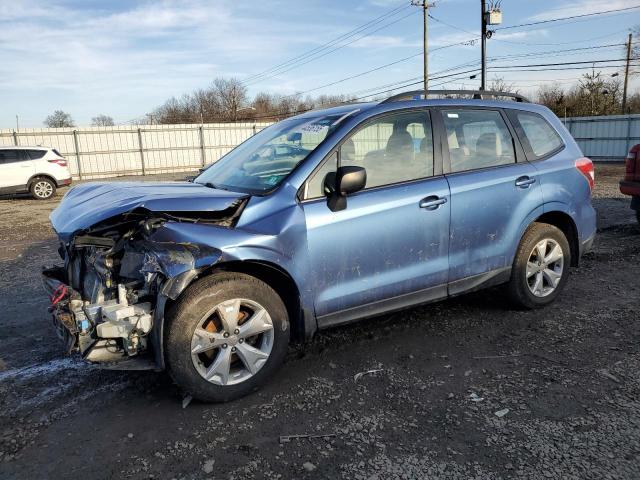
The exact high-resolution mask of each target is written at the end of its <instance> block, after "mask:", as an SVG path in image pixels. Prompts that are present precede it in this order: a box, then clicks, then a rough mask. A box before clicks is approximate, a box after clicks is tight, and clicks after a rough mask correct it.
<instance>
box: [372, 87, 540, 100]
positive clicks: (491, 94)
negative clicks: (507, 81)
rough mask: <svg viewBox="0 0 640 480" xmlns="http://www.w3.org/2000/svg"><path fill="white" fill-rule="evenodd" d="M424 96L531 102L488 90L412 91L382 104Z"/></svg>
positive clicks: (393, 97) (519, 96) (399, 94)
mask: <svg viewBox="0 0 640 480" xmlns="http://www.w3.org/2000/svg"><path fill="white" fill-rule="evenodd" d="M418 95H420V96H422V97H424V99H425V100H426V99H427V98H428V97H429V96H432V95H472V96H473V98H478V99H482V98H485V97H493V98H497V97H506V98H513V99H514V100H515V101H516V102H526V103H529V100H528V99H527V98H526V97H523V96H522V95H520V94H518V93H509V92H493V91H488V90H412V91H410V92H403V93H398V94H397V95H392V96H390V97H389V98H387V99H385V100H383V101H382V102H380V103H390V102H399V101H401V100H414V99H415V97H416V96H418Z"/></svg>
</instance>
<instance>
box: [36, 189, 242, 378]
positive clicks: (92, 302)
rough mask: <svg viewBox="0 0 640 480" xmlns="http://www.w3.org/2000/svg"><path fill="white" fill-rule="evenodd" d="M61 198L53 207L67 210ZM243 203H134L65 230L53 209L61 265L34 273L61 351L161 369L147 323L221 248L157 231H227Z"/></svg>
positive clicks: (158, 338)
mask: <svg viewBox="0 0 640 480" xmlns="http://www.w3.org/2000/svg"><path fill="white" fill-rule="evenodd" d="M72 192H73V191H72ZM72 198H73V196H72ZM65 202H69V199H67V198H66V197H65V199H64V200H63V202H62V204H61V206H60V207H59V209H58V210H61V209H65V208H66V209H68V206H65ZM245 203H246V199H245V198H241V199H237V198H236V199H227V201H226V202H225V203H224V204H223V205H222V207H223V208H221V209H220V210H213V211H206V212H202V211H200V212H198V211H196V212H193V211H189V212H166V211H164V212H158V211H152V210H150V209H149V208H146V207H142V206H140V205H139V204H138V205H135V206H132V207H133V208H132V209H131V210H128V211H124V212H118V213H116V214H115V215H114V216H112V217H108V216H107V215H104V216H106V217H107V218H103V219H100V220H98V221H97V223H95V224H92V225H90V226H86V227H85V228H81V229H77V230H75V231H74V232H73V233H68V232H63V233H61V232H60V231H59V230H58V228H62V227H63V224H62V222H61V221H60V218H59V217H60V216H61V214H60V212H59V211H57V212H54V214H55V215H57V218H54V215H52V223H53V224H54V228H56V231H57V232H58V235H59V237H60V239H61V243H60V248H59V254H60V257H61V258H62V260H63V261H64V265H62V266H56V267H53V268H46V269H44V270H43V272H42V275H43V281H44V286H45V289H46V291H47V293H48V294H49V298H50V300H51V306H50V307H49V310H50V312H51V314H52V317H53V323H54V326H55V329H56V332H57V333H58V335H59V336H60V338H61V339H62V340H63V341H64V343H65V349H66V351H67V352H68V353H74V352H76V353H80V354H81V356H82V357H83V358H84V359H86V360H88V361H90V362H94V363H100V364H103V366H107V367H111V368H128V369H149V368H156V367H160V368H161V366H162V361H161V360H159V359H158V352H159V351H160V350H161V343H162V334H161V332H157V331H156V330H157V329H155V328H154V326H155V324H156V322H158V321H159V320H162V319H163V315H164V305H165V302H166V300H167V299H169V298H171V299H175V298H177V296H178V295H179V293H180V292H181V291H182V290H183V289H184V288H185V287H186V286H187V285H188V284H189V283H190V282H191V281H192V280H193V279H194V278H196V277H197V276H198V274H199V273H200V272H201V271H202V270H204V269H206V268H208V267H210V266H211V265H213V264H215V263H216V261H218V260H219V259H220V256H221V252H220V251H219V250H217V249H215V248H213V247H210V246H207V245H202V244H195V243H191V242H185V241H181V239H180V238H176V239H175V240H174V241H167V240H166V238H163V239H162V240H158V239H157V236H158V232H160V233H161V232H162V230H163V228H164V227H165V225H167V224H171V225H173V224H179V223H191V224H193V223H199V224H210V225H215V227H214V228H216V227H222V228H230V227H233V225H234V224H235V221H236V220H237V217H238V216H239V214H240V212H241V211H242V209H243V207H244V204H245ZM73 206H74V205H72V207H73ZM73 227H74V228H75V227H76V225H75V224H74V225H73ZM159 236H160V237H162V235H159Z"/></svg>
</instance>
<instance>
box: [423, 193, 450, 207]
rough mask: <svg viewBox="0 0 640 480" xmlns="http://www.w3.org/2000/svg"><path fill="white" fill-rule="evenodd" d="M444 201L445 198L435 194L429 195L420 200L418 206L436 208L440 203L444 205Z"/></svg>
mask: <svg viewBox="0 0 640 480" xmlns="http://www.w3.org/2000/svg"><path fill="white" fill-rule="evenodd" d="M445 203H447V199H446V198H440V197H438V196H436V195H431V196H430V197H426V198H423V199H422V200H420V208H425V209H427V210H437V209H438V207H440V205H444V204H445Z"/></svg>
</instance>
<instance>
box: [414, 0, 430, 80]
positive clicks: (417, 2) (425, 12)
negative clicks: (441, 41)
mask: <svg viewBox="0 0 640 480" xmlns="http://www.w3.org/2000/svg"><path fill="white" fill-rule="evenodd" d="M411 5H413V6H416V7H422V19H423V22H424V26H423V30H422V48H423V50H422V55H423V60H422V64H423V65H422V66H423V73H422V75H423V77H422V78H423V83H424V85H423V88H424V91H425V92H427V91H428V90H429V40H428V33H429V8H431V7H435V6H436V4H435V2H434V3H428V2H427V0H412V2H411Z"/></svg>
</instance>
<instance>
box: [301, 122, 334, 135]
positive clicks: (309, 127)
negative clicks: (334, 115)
mask: <svg viewBox="0 0 640 480" xmlns="http://www.w3.org/2000/svg"><path fill="white" fill-rule="evenodd" d="M300 130H302V131H303V132H309V133H319V132H322V131H323V130H329V127H328V126H327V125H320V124H318V123H308V124H306V125H303V126H302V127H301V128H300Z"/></svg>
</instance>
